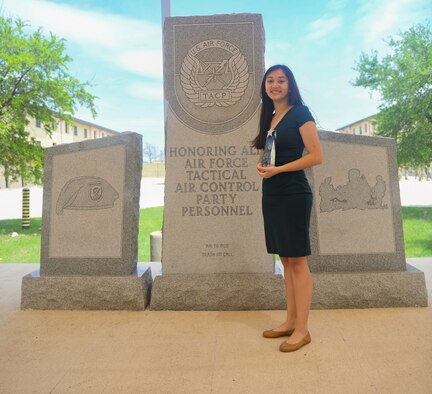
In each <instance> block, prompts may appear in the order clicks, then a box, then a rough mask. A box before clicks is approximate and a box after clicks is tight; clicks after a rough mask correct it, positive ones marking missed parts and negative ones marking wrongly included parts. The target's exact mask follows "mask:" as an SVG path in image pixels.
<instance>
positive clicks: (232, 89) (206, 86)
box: [164, 17, 264, 134]
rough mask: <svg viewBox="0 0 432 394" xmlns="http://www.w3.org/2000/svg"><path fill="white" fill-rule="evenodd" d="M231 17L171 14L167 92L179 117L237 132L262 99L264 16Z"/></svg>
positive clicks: (211, 130)
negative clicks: (185, 17)
mask: <svg viewBox="0 0 432 394" xmlns="http://www.w3.org/2000/svg"><path fill="white" fill-rule="evenodd" d="M227 18H228V19H227V21H225V19H226V18H219V17H217V18H216V19H215V18H211V19H212V20H213V19H215V20H218V19H220V21H219V23H213V22H212V21H211V23H207V21H210V19H209V18H207V19H206V18H198V19H196V18H195V20H194V23H195V22H197V21H200V20H201V19H202V22H203V23H196V24H194V23H192V24H190V23H185V22H186V21H185V20H183V19H181V18H169V19H168V20H167V21H166V22H165V25H164V32H165V36H164V39H165V40H164V87H165V98H166V99H167V101H168V103H169V106H170V109H171V111H172V113H173V114H175V116H176V117H177V119H179V120H180V121H181V122H182V123H183V124H184V125H185V126H186V127H188V128H190V129H193V130H195V131H198V132H201V133H206V134H222V133H229V132H232V131H234V130H236V129H238V128H239V127H241V126H242V125H244V124H245V123H246V122H248V120H249V119H251V117H252V116H253V115H254V114H255V112H256V111H257V109H258V107H259V104H260V89H259V82H257V81H260V80H261V77H262V71H263V68H264V67H263V66H264V62H263V58H264V57H263V53H262V48H261V46H259V45H257V42H256V39H257V37H261V36H260V32H261V30H260V29H261V27H262V26H261V19H260V17H259V18H258V17H256V18H255V17H254V18H252V19H254V20H253V21H249V20H247V21H246V20H244V21H243V20H242V17H240V18H239V17H236V18H234V17H232V18H231V17H227ZM245 18H246V17H245ZM245 18H243V19H245ZM222 19H224V20H222ZM231 19H232V21H231ZM255 19H257V20H256V21H255ZM258 19H259V20H258ZM255 22H256V23H255ZM183 23H184V24H183ZM259 40H260V39H259ZM259 43H261V41H259ZM259 43H258V44H259Z"/></svg>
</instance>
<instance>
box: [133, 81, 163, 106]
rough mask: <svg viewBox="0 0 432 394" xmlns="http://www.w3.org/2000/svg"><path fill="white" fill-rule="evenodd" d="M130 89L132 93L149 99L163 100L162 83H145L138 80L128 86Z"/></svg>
mask: <svg viewBox="0 0 432 394" xmlns="http://www.w3.org/2000/svg"><path fill="white" fill-rule="evenodd" d="M128 91H129V93H130V94H131V95H133V96H135V97H138V98H143V99H148V100H160V101H161V102H162V100H163V85H162V83H160V84H156V83H144V82H137V83H134V84H131V85H129V86H128Z"/></svg>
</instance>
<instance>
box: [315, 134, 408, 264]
mask: <svg viewBox="0 0 432 394" xmlns="http://www.w3.org/2000/svg"><path fill="white" fill-rule="evenodd" d="M319 136H320V139H321V141H323V142H326V143H327V142H328V143H330V146H331V143H344V144H347V147H350V148H352V147H353V146H354V149H355V146H366V147H367V146H370V147H382V148H385V150H386V152H387V163H386V166H383V168H376V169H375V170H376V172H377V173H378V174H379V173H380V172H382V171H384V172H387V173H388V177H389V185H387V190H386V192H387V193H389V198H390V204H389V205H390V206H389V209H391V215H392V227H393V229H392V230H393V234H392V237H393V240H394V245H395V248H394V251H393V252H387V253H376V252H372V251H370V252H368V248H367V245H365V247H364V248H363V251H362V252H357V253H352V254H346V253H333V254H322V253H321V251H320V249H319V239H318V234H319V231H318V228H317V225H318V220H317V215H319V209H318V207H319V200H320V196H319V192H317V191H318V187H317V186H318V185H319V184H320V183H321V182H322V181H323V179H317V176H316V172H317V171H318V168H316V167H313V168H312V170H308V171H307V175H308V178H309V180H310V182H311V184H312V185H313V190H314V206H313V209H312V217H311V233H310V236H311V247H312V256H310V257H309V258H308V261H309V265H310V267H311V270H312V271H313V272H344V271H353V272H359V271H360V272H368V271H387V270H388V271H404V270H405V246H404V239H403V228H402V211H401V202H400V192H399V177H398V167H397V159H396V143H395V141H394V140H393V139H391V138H384V137H370V136H361V135H351V134H342V133H335V132H331V131H320V132H319ZM334 160H335V159H334V158H333V157H332V150H331V149H329V150H328V151H327V152H325V157H324V161H323V163H322V164H321V165H320V167H321V168H320V169H319V171H320V172H322V171H323V170H324V172H325V168H326V163H327V162H328V163H331V162H332V161H333V162H334ZM350 160H352V158H351V157H349V156H347V157H346V159H345V160H344V162H343V163H340V166H339V167H340V172H341V173H342V172H343V173H344V174H345V173H346V167H348V168H350V164H349V161H350ZM358 160H360V161H367V160H368V157H367V156H364V155H361V156H360V157H359V158H358ZM345 161H346V162H345ZM337 175H338V174H334V173H327V174H326V176H332V177H333V178H334V177H335V176H337ZM314 182H317V185H314ZM339 212H340V211H339ZM347 212H348V211H347ZM333 223H334V226H335V227H337V226H338V222H337V220H335V221H334V222H333ZM361 226H364V228H367V227H368V226H369V223H368V222H367V221H365V222H364V223H361ZM378 230H379V229H378ZM335 233H337V228H335ZM358 241H359V240H358V239H356V238H355V237H353V238H352V240H351V241H350V242H353V243H356V242H358Z"/></svg>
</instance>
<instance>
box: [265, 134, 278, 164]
mask: <svg viewBox="0 0 432 394" xmlns="http://www.w3.org/2000/svg"><path fill="white" fill-rule="evenodd" d="M275 140H276V130H273V129H270V130H269V131H268V132H267V138H266V143H265V146H264V156H263V159H262V166H263V167H267V166H268V165H273V166H274V165H275V161H276V146H275V145H276V144H275V142H276V141H275Z"/></svg>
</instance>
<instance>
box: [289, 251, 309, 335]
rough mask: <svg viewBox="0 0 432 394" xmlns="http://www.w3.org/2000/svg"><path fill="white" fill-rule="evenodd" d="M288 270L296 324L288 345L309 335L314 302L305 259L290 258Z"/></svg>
mask: <svg viewBox="0 0 432 394" xmlns="http://www.w3.org/2000/svg"><path fill="white" fill-rule="evenodd" d="M288 261H289V262H288V270H289V272H290V274H291V279H292V287H293V292H294V300H295V310H296V324H295V331H294V333H293V334H292V335H291V336H290V338H289V339H288V340H287V342H288V343H297V342H300V341H301V340H302V339H303V338H304V337H305V336H306V335H307V333H308V330H309V328H308V318H309V310H310V306H311V302H312V287H313V282H312V275H311V273H310V270H309V266H308V264H307V259H306V256H305V257H289V258H288Z"/></svg>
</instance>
